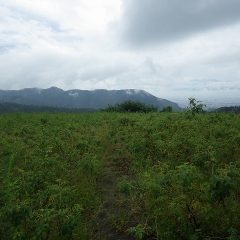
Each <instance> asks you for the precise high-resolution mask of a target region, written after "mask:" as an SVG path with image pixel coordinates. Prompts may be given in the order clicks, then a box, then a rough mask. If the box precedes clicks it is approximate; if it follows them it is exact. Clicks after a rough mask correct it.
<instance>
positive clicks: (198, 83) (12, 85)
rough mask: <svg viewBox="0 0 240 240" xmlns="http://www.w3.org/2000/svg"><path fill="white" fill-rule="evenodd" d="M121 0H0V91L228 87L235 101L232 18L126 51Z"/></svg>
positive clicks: (200, 93)
mask: <svg viewBox="0 0 240 240" xmlns="http://www.w3.org/2000/svg"><path fill="white" fill-rule="evenodd" d="M126 1H128V0H101V1H99V0H51V1H49V0H35V1H33V0H5V1H3V0H0V88H2V89H19V88H24V87H44V88H45V87H50V86H58V87H62V88H65V89H72V88H80V89H96V88H108V89H121V88H124V89H132V88H137V89H144V90H146V91H150V92H151V93H154V94H155V95H157V96H159V97H162V98H168V99H172V100H181V99H183V98H187V97H189V96H191V95H195V96H197V97H200V98H208V97H209V98H211V96H212V98H213V97H214V98H216V96H219V98H221V97H222V96H224V95H225V96H224V97H225V98H227V95H229V92H231V95H232V97H234V96H235V98H236V99H238V97H237V96H238V95H240V94H239V90H238V89H237V86H238V83H239V81H240V68H239V60H240V50H239V49H240V42H239V39H240V24H239V23H235V25H234V24H230V25H226V26H225V25H224V24H223V25H222V26H219V27H218V28H215V29H211V30H209V31H201V29H200V30H199V29H198V31H197V34H194V35H191V36H189V35H188V38H180V39H179V38H178V39H177V40H172V41H171V42H164V43H163V42H161V43H160V44H155V45H154V46H152V45H148V46H147V47H144V48H139V47H138V48H132V49H129V48H126V45H125V43H123V42H121V39H119V37H120V32H119V26H124V23H125V22H126V19H125V18H126V15H125V14H123V12H122V11H123V10H124V9H125V4H126ZM214 1H215V0H214ZM151 2H154V1H153V0H152V1H150V2H149V7H154V5H152V6H151V4H150V3H151ZM139 4H140V3H139ZM173 9H174V8H173ZM166 20H167V19H166ZM149 34H150V33H149ZM146 37H149V38H150V37H151V36H146ZM223 91H225V94H223Z"/></svg>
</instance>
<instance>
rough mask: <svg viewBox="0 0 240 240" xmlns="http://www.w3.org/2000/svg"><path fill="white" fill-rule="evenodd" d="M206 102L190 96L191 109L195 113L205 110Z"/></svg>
mask: <svg viewBox="0 0 240 240" xmlns="http://www.w3.org/2000/svg"><path fill="white" fill-rule="evenodd" d="M204 107H206V105H205V104H202V103H201V102H200V101H197V100H196V99H195V98H189V111H190V112H191V113H192V114H193V115H195V114H198V113H203V112H204Z"/></svg>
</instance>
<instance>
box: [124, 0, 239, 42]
mask: <svg viewBox="0 0 240 240" xmlns="http://www.w3.org/2000/svg"><path fill="white" fill-rule="evenodd" d="M125 1H126V2H125V11H124V12H125V14H124V17H123V22H122V31H123V35H124V38H125V40H127V42H128V43H130V45H133V46H136V45H145V44H148V43H156V42H165V41H172V40H175V39H179V38H184V37H187V36H190V35H192V34H194V33H198V32H201V31H206V30H209V29H213V28H217V27H221V26H226V25H229V24H233V23H236V22H238V21H240V14H239V11H240V1H239V0H184V1H180V0H141V1H139V0H125Z"/></svg>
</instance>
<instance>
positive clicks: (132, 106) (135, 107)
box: [104, 101, 158, 113]
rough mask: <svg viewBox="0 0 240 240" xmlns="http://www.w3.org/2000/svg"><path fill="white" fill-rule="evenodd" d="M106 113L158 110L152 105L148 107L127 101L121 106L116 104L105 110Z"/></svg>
mask: <svg viewBox="0 0 240 240" xmlns="http://www.w3.org/2000/svg"><path fill="white" fill-rule="evenodd" d="M104 111H106V112H142V113H148V112H157V111H158V109H157V108H156V107H154V106H152V105H146V104H144V103H141V102H135V101H126V102H123V103H121V104H116V105H115V106H109V107H108V108H106V109H104Z"/></svg>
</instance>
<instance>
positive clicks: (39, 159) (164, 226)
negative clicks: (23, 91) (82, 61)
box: [0, 112, 240, 240]
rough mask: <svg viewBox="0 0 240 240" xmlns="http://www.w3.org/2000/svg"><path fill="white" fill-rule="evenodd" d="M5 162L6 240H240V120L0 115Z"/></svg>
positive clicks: (1, 214)
mask: <svg viewBox="0 0 240 240" xmlns="http://www.w3.org/2000/svg"><path fill="white" fill-rule="evenodd" d="M0 159H1V160H0V236H1V239H3V240H5V239H119V238H118V237H115V238H114V237H113V236H119V235H117V234H124V236H125V238H123V239H127V237H126V236H129V237H128V238H129V239H130V237H133V238H134V239H159V240H175V239H176V240H179V239H191V240H203V239H204V240H213V239H225V240H239V238H240V218H239V216H240V188H239V186H240V116H239V115H234V114H221V113H206V114H195V115H194V117H189V115H188V114H187V113H149V114H142V113H136V114H122V113H108V112H100V113H93V114H79V115H77V114H41V113H39V114H9V115H1V116H0ZM109 166H110V167H109ZM102 179H104V180H102ZM113 179H115V180H114V181H113ZM112 188H114V189H112ZM109 192H111V197H109ZM106 199H108V200H107V202H106ZM110 200H112V201H113V202H114V204H113V205H111V203H110V202H109V201H110ZM103 210H104V212H107V213H108V214H106V215H103V214H101V212H102V211H103ZM100 222H101V224H100V225H99V223H100ZM99 226H100V227H99ZM99 228H100V229H99ZM104 228H106V229H104ZM109 229H110V230H109ZM96 232H98V233H96Z"/></svg>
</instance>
